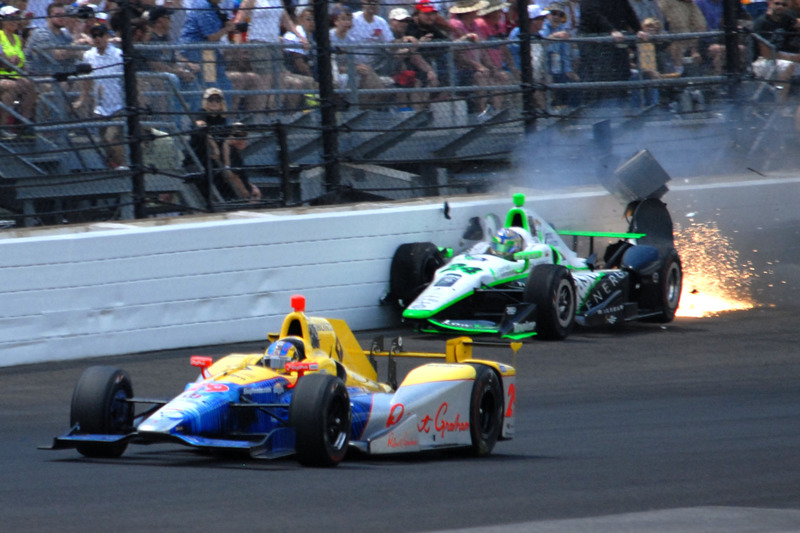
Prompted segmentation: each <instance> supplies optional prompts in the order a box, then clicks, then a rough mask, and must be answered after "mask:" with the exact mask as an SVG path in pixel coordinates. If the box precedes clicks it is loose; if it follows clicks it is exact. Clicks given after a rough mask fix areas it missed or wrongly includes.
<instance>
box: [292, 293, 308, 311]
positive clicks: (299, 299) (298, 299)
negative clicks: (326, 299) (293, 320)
mask: <svg viewBox="0 0 800 533" xmlns="http://www.w3.org/2000/svg"><path fill="white" fill-rule="evenodd" d="M290 301H291V305H292V309H294V312H295V313H302V312H304V311H305V310H306V297H305V296H302V295H300V294H294V295H292V298H291V300H290Z"/></svg>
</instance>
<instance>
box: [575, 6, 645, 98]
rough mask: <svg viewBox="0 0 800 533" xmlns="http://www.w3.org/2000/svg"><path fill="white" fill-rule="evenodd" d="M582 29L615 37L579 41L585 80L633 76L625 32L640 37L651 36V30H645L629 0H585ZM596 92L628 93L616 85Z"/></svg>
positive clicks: (608, 94) (607, 94)
mask: <svg viewBox="0 0 800 533" xmlns="http://www.w3.org/2000/svg"><path fill="white" fill-rule="evenodd" d="M578 32H579V34H581V35H610V36H611V37H613V38H614V42H613V43H582V44H581V45H579V47H578V49H579V51H580V57H581V63H580V64H581V74H580V76H581V80H582V81H628V80H629V79H630V77H631V66H630V50H629V48H628V45H627V44H625V33H636V35H637V36H638V37H639V38H640V39H647V34H645V33H644V32H643V31H642V26H641V24H640V23H639V19H638V18H637V16H636V12H635V11H634V10H633V8H631V6H630V4H628V0H581V2H580V22H579V24H578ZM590 94H591V93H590ZM592 96H594V97H595V98H600V97H604V98H611V99H619V98H623V97H624V96H625V91H624V90H622V89H615V90H610V91H604V92H603V93H595V94H593V95H592Z"/></svg>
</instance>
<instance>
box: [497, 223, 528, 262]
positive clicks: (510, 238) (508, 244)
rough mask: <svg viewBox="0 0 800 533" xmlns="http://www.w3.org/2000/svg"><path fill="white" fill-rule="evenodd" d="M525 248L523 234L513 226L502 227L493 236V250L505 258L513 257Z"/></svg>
mask: <svg viewBox="0 0 800 533" xmlns="http://www.w3.org/2000/svg"><path fill="white" fill-rule="evenodd" d="M523 248H524V246H523V241H522V235H520V234H519V233H517V232H516V231H514V230H513V229H511V228H500V229H499V230H498V232H497V233H496V234H495V235H494V237H492V252H493V253H494V254H495V255H499V256H500V257H503V258H505V259H509V260H510V259H513V258H514V254H515V253H517V252H521V251H522V250H523Z"/></svg>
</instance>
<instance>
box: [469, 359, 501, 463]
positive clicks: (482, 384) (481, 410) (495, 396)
mask: <svg viewBox="0 0 800 533" xmlns="http://www.w3.org/2000/svg"><path fill="white" fill-rule="evenodd" d="M472 366H474V367H475V381H474V382H473V383H472V394H471V395H470V402H469V431H470V437H471V438H472V446H471V451H472V454H473V455H475V456H477V457H483V456H486V455H489V454H490V453H492V450H493V449H494V445H495V444H496V443H497V439H498V438H499V437H500V431H501V430H502V429H503V410H504V409H505V405H504V403H505V402H504V399H503V387H502V385H501V384H500V378H499V376H498V375H497V373H496V372H495V371H494V370H493V369H492V368H490V367H488V366H485V365H478V364H475V365H472Z"/></svg>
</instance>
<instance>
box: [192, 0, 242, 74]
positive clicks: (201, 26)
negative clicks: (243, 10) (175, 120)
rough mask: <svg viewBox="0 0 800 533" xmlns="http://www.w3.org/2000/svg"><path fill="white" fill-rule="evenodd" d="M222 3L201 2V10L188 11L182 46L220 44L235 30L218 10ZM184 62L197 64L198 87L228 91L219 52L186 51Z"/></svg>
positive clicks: (209, 0)
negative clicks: (225, 89) (187, 60)
mask: <svg viewBox="0 0 800 533" xmlns="http://www.w3.org/2000/svg"><path fill="white" fill-rule="evenodd" d="M220 1H221V0H201V2H200V6H199V7H197V8H196V9H193V10H191V11H189V12H188V13H187V15H186V22H184V24H183V29H182V31H181V38H180V42H181V43H206V42H207V43H214V44H215V45H216V44H217V43H219V42H220V41H221V40H222V39H224V38H226V37H227V36H228V34H229V33H232V32H234V31H235V29H236V25H235V23H234V22H233V21H232V20H229V19H228V15H227V14H226V13H225V12H223V11H222V9H221V8H220V7H219V3H220ZM184 55H185V56H186V58H188V59H189V61H192V62H194V63H200V64H201V65H202V68H201V70H200V73H201V75H200V83H201V84H203V85H211V86H215V87H223V88H228V87H230V81H229V80H228V76H227V75H226V74H225V62H224V61H223V58H222V54H220V52H219V49H218V48H211V49H207V50H198V49H187V50H186V51H185V52H184Z"/></svg>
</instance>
